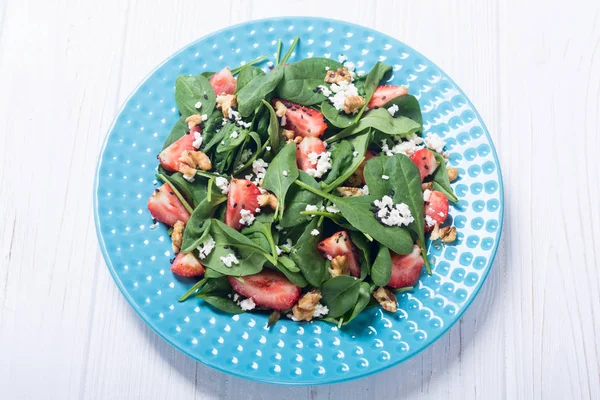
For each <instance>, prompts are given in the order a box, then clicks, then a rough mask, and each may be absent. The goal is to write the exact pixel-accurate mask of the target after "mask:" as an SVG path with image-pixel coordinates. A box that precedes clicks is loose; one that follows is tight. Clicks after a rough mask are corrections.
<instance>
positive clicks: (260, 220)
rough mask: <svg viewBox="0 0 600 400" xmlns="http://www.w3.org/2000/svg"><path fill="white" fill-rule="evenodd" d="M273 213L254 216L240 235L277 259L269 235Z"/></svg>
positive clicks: (272, 241) (273, 244) (273, 243)
mask: <svg viewBox="0 0 600 400" xmlns="http://www.w3.org/2000/svg"><path fill="white" fill-rule="evenodd" d="M273 217H274V215H273V213H263V214H259V215H257V216H256V218H255V219H254V222H253V223H252V225H250V226H249V227H246V228H244V229H242V231H241V232H242V234H243V235H245V236H247V237H248V238H249V239H251V240H252V241H254V242H255V243H257V244H258V245H259V246H260V247H261V248H262V249H263V250H264V251H265V252H266V253H271V255H272V256H273V258H274V259H277V249H276V248H275V241H274V239H273V234H272V233H271V224H272V223H273Z"/></svg>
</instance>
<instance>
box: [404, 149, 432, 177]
mask: <svg viewBox="0 0 600 400" xmlns="http://www.w3.org/2000/svg"><path fill="white" fill-rule="evenodd" d="M410 159H411V160H412V161H413V162H414V163H415V165H416V166H417V167H418V168H419V173H420V174H421V182H423V179H425V177H426V176H427V175H430V174H433V172H434V171H435V169H436V168H437V166H438V164H437V161H436V160H435V156H434V155H433V152H431V151H430V150H427V149H421V150H418V151H416V152H415V153H414V154H413V155H412V156H411V157H410Z"/></svg>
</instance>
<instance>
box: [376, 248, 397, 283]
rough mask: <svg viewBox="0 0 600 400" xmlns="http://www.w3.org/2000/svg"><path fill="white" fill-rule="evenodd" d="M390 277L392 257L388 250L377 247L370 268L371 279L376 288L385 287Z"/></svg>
mask: <svg viewBox="0 0 600 400" xmlns="http://www.w3.org/2000/svg"><path fill="white" fill-rule="evenodd" d="M391 277H392V257H391V256H390V250H389V249H388V248H387V247H385V246H379V252H378V253H377V257H375V262H374V263H373V267H372V268H371V279H372V280H373V283H374V284H375V285H377V286H385V285H387V284H388V282H389V281H390V278H391Z"/></svg>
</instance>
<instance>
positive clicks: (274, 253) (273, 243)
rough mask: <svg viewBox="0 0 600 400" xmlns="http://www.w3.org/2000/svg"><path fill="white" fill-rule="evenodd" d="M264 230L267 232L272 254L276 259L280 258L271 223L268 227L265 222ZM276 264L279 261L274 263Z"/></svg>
mask: <svg viewBox="0 0 600 400" xmlns="http://www.w3.org/2000/svg"><path fill="white" fill-rule="evenodd" d="M262 231H263V233H264V234H265V237H266V238H267V242H269V246H271V254H272V255H273V258H274V259H275V260H277V258H278V256H277V246H276V245H275V241H274V240H273V235H272V234H271V226H270V224H269V227H267V226H266V225H264V224H263V226H262ZM276 264H277V262H274V263H273V265H276Z"/></svg>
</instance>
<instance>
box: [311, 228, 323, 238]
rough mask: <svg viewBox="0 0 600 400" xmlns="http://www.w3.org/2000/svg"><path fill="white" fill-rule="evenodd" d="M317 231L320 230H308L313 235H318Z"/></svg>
mask: <svg viewBox="0 0 600 400" xmlns="http://www.w3.org/2000/svg"><path fill="white" fill-rule="evenodd" d="M319 233H321V232H319V230H318V229H313V230H312V231H310V234H311V235H313V236H319Z"/></svg>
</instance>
